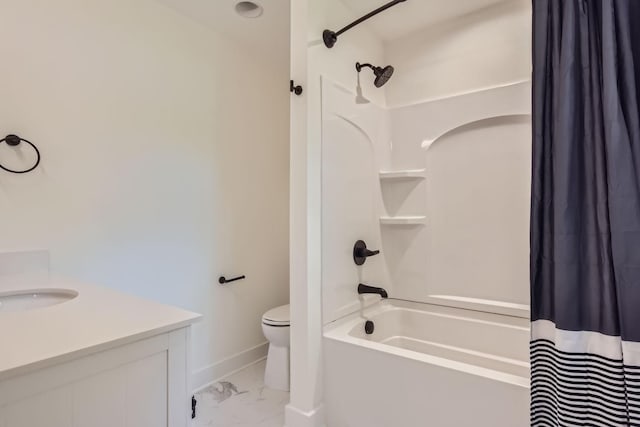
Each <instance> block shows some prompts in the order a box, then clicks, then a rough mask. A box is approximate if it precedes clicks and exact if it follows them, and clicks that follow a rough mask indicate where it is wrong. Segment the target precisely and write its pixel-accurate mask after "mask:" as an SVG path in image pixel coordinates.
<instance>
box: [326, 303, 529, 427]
mask: <svg viewBox="0 0 640 427" xmlns="http://www.w3.org/2000/svg"><path fill="white" fill-rule="evenodd" d="M365 319H366V320H372V321H373V322H374V323H375V331H374V333H373V334H372V335H366V334H365V331H364V323H365ZM528 342H529V325H528V320H527V319H524V318H518V317H512V316H504V315H498V314H492V313H482V312H478V311H472V310H465V309H458V308H451V307H443V306H437V305H430V304H421V303H410V302H403V301H398V300H388V301H385V302H381V303H378V304H375V305H373V306H371V307H369V308H367V309H365V310H364V311H363V312H361V313H354V314H353V315H351V316H348V317H346V318H344V319H341V320H339V321H337V322H335V323H334V324H332V325H331V326H330V327H328V328H327V330H326V332H325V338H324V348H325V353H324V356H325V366H326V369H327V370H329V371H330V372H331V373H332V374H331V375H329V376H327V379H326V383H325V396H326V405H327V408H328V409H329V410H328V411H327V416H328V419H327V425H329V426H350V427H388V426H402V427H423V426H425V425H427V424H428V425H433V426H437V427H460V426H474V427H515V426H525V425H527V424H528V416H529V363H528V358H529V356H528ZM426 420H428V422H427V421H426Z"/></svg>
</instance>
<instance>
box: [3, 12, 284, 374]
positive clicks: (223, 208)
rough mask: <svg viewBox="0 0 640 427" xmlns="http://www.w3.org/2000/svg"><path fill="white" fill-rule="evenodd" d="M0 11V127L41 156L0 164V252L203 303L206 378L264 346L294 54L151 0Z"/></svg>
mask: <svg viewBox="0 0 640 427" xmlns="http://www.w3.org/2000/svg"><path fill="white" fill-rule="evenodd" d="M0 14H1V15H2V17H3V25H2V26H0V39H1V40H2V42H0V57H2V58H3V64H4V65H3V66H2V67H0V81H1V82H2V85H0V99H2V102H0V133H2V132H3V135H4V134H8V133H17V134H19V135H22V136H24V137H25V138H27V139H30V140H32V141H33V142H35V143H36V144H37V145H38V146H39V148H40V149H41V151H42V156H43V161H42V166H41V167H40V168H39V169H38V170H36V171H35V172H33V173H30V174H27V175H23V176H18V175H10V174H7V173H3V172H2V173H0V236H2V237H1V240H0V247H2V248H3V249H12V250H13V249H30V248H44V249H49V250H50V251H51V261H52V269H53V271H54V273H60V274H65V275H71V276H75V277H79V278H82V279H86V280H88V281H92V282H95V283H98V284H103V285H106V286H109V287H112V288H117V289H121V290H123V291H127V292H130V293H133V294H137V295H140V296H143V297H147V298H150V299H153V300H157V301H161V302H164V303H169V304H174V305H178V306H182V307H185V308H187V309H191V310H193V311H197V312H200V313H203V314H204V320H203V322H201V323H200V324H198V325H196V327H195V328H194V334H193V339H192V341H193V350H194V355H193V362H194V363H193V364H192V366H193V367H194V368H195V370H196V371H197V375H196V382H197V383H196V384H195V385H196V386H197V385H200V384H201V383H202V382H205V381H207V380H212V379H213V376H217V375H220V374H222V373H223V371H224V370H225V369H229V368H233V363H231V364H222V365H216V363H217V362H220V361H222V360H225V359H226V358H228V357H230V356H233V355H235V354H237V353H239V352H243V351H245V350H248V349H251V348H253V347H255V346H260V347H259V348H258V349H257V350H256V351H254V352H250V353H248V354H247V355H248V357H256V356H258V355H259V354H262V353H263V352H264V350H265V347H264V346H263V343H265V339H264V337H263V336H262V332H261V327H260V318H261V315H262V313H263V312H264V311H266V310H267V309H269V308H272V307H274V306H276V305H279V304H283V303H286V302H287V299H288V295H287V292H288V172H289V167H288V166H289V165H288V158H289V156H288V99H289V94H288V92H287V91H286V89H283V88H286V87H287V83H288V82H287V80H288V73H287V66H288V64H270V63H256V60H255V59H254V58H253V56H254V55H252V53H251V52H248V51H246V50H241V49H239V48H238V47H237V46H235V45H234V44H233V43H231V42H229V41H227V40H226V39H224V38H222V37H220V36H218V35H217V34H215V33H213V32H211V31H210V30H207V29H206V28H205V27H203V26H200V25H199V24H196V23H194V22H192V21H190V20H188V19H187V18H184V17H182V16H180V15H178V14H176V13H175V12H173V11H172V10H170V9H168V8H166V7H164V6H162V5H159V4H157V3H155V2H154V1H151V0H112V1H99V0H82V1H80V0H59V1H56V2H47V1H35V2H24V1H20V0H0ZM239 76H241V80H240V79H239ZM24 150H25V154H24V155H25V156H28V154H27V151H26V150H27V149H26V148H24ZM12 154H13V153H12V152H11V150H8V149H7V148H6V147H3V148H2V151H0V159H4V160H5V161H6V162H8V163H9V162H13V161H14V160H15V159H12V158H10V157H11V156H12ZM221 274H226V275H235V274H246V275H247V280H246V281H243V282H237V283H234V284H233V285H229V286H226V287H221V286H220V285H218V284H217V278H218V276H219V275H221ZM238 360H240V359H238Z"/></svg>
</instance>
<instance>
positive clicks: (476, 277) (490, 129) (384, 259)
mask: <svg viewBox="0 0 640 427" xmlns="http://www.w3.org/2000/svg"><path fill="white" fill-rule="evenodd" d="M529 92H530V83H529V82H528V81H523V82H519V83H515V84H510V85H505V86H500V87H495V88H491V89H487V90H482V91H478V92H473V93H468V94H463V95H457V96H454V97H450V98H443V99H438V100H432V101H428V102H423V103H418V104H415V105H410V106H405V107H399V108H385V107H380V106H377V105H375V104H373V103H370V104H365V105H362V104H360V105H358V104H356V103H355V101H354V100H355V94H354V93H353V92H352V91H351V90H348V89H345V88H342V87H340V86H338V85H336V84H335V83H333V82H331V81H330V80H328V79H326V78H323V80H322V124H323V126H322V150H323V151H322V160H323V188H322V190H323V192H322V198H323V199H322V212H323V213H322V218H323V223H322V226H323V230H322V231H323V232H322V236H323V242H322V243H323V247H322V250H323V270H322V273H323V276H322V277H323V289H322V290H323V316H324V317H323V321H324V325H325V331H324V339H323V347H324V352H323V356H324V369H325V371H326V372H328V373H330V374H329V375H326V376H325V404H326V409H327V410H326V414H327V422H328V425H336V426H341V425H349V426H352V427H359V426H363V427H364V426H366V427H378V426H379V427H386V426H390V425H399V426H400V425H401V426H403V427H412V426H423V425H425V424H424V422H425V416H427V415H428V419H429V422H430V423H432V424H433V425H435V426H438V427H447V426H466V425H473V426H477V427H513V426H524V425H527V423H528V404H529V364H528V342H529V324H528V312H529V310H528V291H527V290H528V286H527V285H528V280H527V279H528V265H527V259H528V258H527V256H526V255H527V250H528V240H527V230H528V215H527V212H528V209H529V201H528V194H529V193H528V187H529V179H530V178H529V176H530V171H529V167H530V166H529V165H530V160H529V159H530V137H529V135H530V134H529V132H530V102H529ZM461 165H462V166H463V167H460V166H461ZM434 201H435V203H434ZM358 239H363V240H365V241H366V242H367V244H368V246H369V247H370V248H372V249H380V250H381V255H379V256H376V257H372V258H369V259H368V260H367V262H366V263H365V265H363V266H360V267H357V266H355V265H354V263H353V260H352V259H351V250H352V245H353V243H354V242H355V241H356V240H358ZM358 283H366V284H369V285H374V286H381V287H384V288H385V289H387V290H388V292H389V295H390V297H391V298H397V299H396V300H390V301H385V302H382V303H380V302H378V301H379V297H378V296H372V295H367V296H364V297H363V296H359V295H358V294H357V285H358ZM409 301H414V302H409ZM365 320H373V321H374V323H375V326H376V332H375V333H374V334H373V335H371V336H370V337H367V336H366V335H365V334H364V321H365ZM460 408H464V410H461V409H460Z"/></svg>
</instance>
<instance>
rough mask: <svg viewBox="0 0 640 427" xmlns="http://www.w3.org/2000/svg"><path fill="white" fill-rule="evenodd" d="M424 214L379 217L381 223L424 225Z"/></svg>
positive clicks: (425, 218)
mask: <svg viewBox="0 0 640 427" xmlns="http://www.w3.org/2000/svg"><path fill="white" fill-rule="evenodd" d="M426 220H427V217H426V216H383V217H380V224H382V225H424V224H425V222H426Z"/></svg>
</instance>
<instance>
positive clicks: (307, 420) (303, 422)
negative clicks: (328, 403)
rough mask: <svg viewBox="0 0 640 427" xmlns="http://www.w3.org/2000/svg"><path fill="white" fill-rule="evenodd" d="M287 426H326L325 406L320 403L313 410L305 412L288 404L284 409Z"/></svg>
mask: <svg viewBox="0 0 640 427" xmlns="http://www.w3.org/2000/svg"><path fill="white" fill-rule="evenodd" d="M284 418H285V427H326V425H325V423H324V406H322V405H320V406H318V407H317V408H315V409H313V410H312V411H309V412H305V411H301V410H300V409H298V408H295V407H293V406H291V404H289V405H287V406H286V408H285V410H284Z"/></svg>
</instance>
